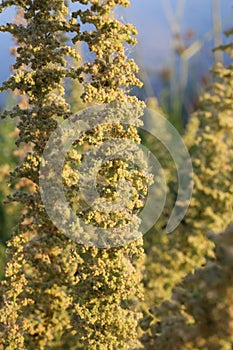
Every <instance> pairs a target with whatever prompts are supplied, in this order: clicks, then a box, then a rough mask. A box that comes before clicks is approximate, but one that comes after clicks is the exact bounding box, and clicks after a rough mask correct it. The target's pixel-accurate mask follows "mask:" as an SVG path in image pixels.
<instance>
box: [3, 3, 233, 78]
mask: <svg viewBox="0 0 233 350" xmlns="http://www.w3.org/2000/svg"><path fill="white" fill-rule="evenodd" d="M214 1H217V2H218V0H132V1H131V3H132V5H131V7H130V8H128V9H118V16H119V18H122V19H123V20H124V21H125V22H131V23H133V24H134V25H135V26H136V27H137V29H138V33H139V34H138V45H137V47H136V48H134V49H133V52H132V54H133V55H134V56H135V58H136V60H137V61H138V63H139V65H142V66H143V67H146V68H148V69H150V70H151V71H154V72H156V71H159V70H160V69H162V68H163V67H165V66H166V65H167V64H168V62H169V59H170V56H171V47H172V37H171V28H172V25H173V26H174V25H177V26H178V28H179V29H180V30H181V32H182V33H183V34H184V33H185V31H186V30H188V29H192V30H193V31H194V33H195V38H194V40H197V39H199V40H201V41H202V42H203V44H204V45H203V49H202V50H201V53H202V57H205V60H203V69H206V68H207V69H208V67H207V66H208V65H211V64H212V62H211V59H212V57H213V55H212V53H211V50H210V47H212V46H213V42H212V41H211V37H210V36H209V37H208V34H206V33H208V32H211V31H212V25H213V21H212V18H213V13H212V3H213V2H214ZM219 3H220V6H221V18H222V22H223V27H224V28H225V29H226V28H228V27H229V26H230V25H231V24H232V20H233V9H232V5H233V3H232V2H231V0H219ZM169 14H170V15H169ZM13 17H14V11H13V10H12V9H8V10H7V11H5V12H4V13H3V14H1V15H0V23H1V24H2V23H5V22H7V21H10V20H11V19H12V18H13ZM175 22H176V24H175ZM0 45H1V56H0V83H1V82H2V81H4V80H6V79H7V78H8V77H9V75H10V65H11V64H12V63H13V61H14V59H13V58H12V57H11V56H10V54H9V47H10V46H12V45H13V41H12V40H11V37H10V35H8V34H6V33H0Z"/></svg>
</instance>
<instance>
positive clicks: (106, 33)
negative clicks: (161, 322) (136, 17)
mask: <svg viewBox="0 0 233 350" xmlns="http://www.w3.org/2000/svg"><path fill="white" fill-rule="evenodd" d="M77 2H78V3H80V4H83V5H90V7H89V8H88V9H86V10H79V11H77V12H75V13H73V16H72V18H71V19H67V8H66V6H65V4H64V2H63V1H61V0H56V1H50V2H46V3H45V2H41V1H34V2H33V3H32V2H30V1H27V0H23V1H22V0H20V1H14V2H13V1H10V0H9V1H4V3H3V4H2V5H1V10H3V9H5V8H6V7H7V6H11V5H16V6H19V7H20V8H22V9H23V10H24V19H25V23H24V24H17V23H14V24H6V25H5V26H2V27H1V30H2V31H5V32H10V33H11V34H12V35H14V37H15V38H16V40H17V43H18V45H19V47H18V49H17V57H16V63H15V64H14V71H15V74H14V75H12V76H11V77H10V78H9V80H8V81H7V82H5V83H4V84H3V88H2V90H4V89H11V90H13V91H14V90H16V89H17V91H19V93H20V95H23V96H27V97H28V105H27V106H26V108H23V109H22V108H20V106H19V105H16V106H15V107H14V108H13V109H12V110H11V111H5V112H4V113H3V116H4V117H8V116H9V117H11V118H15V117H18V116H19V117H20V121H19V124H18V128H19V138H18V140H17V145H20V144H23V145H24V144H32V145H33V148H32V150H31V151H29V152H28V153H27V154H26V156H25V158H24V159H23V161H22V163H21V164H20V165H19V166H18V167H17V168H16V169H15V171H14V172H13V173H12V174H11V181H17V179H22V178H26V179H28V180H30V181H31V182H32V183H33V184H34V191H33V192H30V191H28V190H27V189H26V190H25V189H24V190H22V189H21V190H20V191H17V192H15V193H14V195H12V196H10V197H9V201H18V202H20V203H22V204H23V206H24V209H25V211H24V213H23V215H22V217H21V220H20V222H19V224H18V226H17V227H16V230H15V232H14V236H13V238H12V240H11V241H10V242H9V243H8V257H9V260H8V264H7V268H6V281H4V282H3V283H2V285H1V299H2V300H1V316H0V321H1V323H0V324H1V329H0V330H1V334H0V335H1V344H2V347H3V348H4V349H8V350H10V349H11V350H13V349H17V350H25V349H41V350H43V349H62V348H69V349H93V350H94V349H119V348H120V349H134V348H138V347H139V346H140V345H139V343H138V341H137V322H138V319H139V317H140V314H139V312H138V310H137V307H136V306H137V305H136V304H137V298H141V297H142V292H141V286H140V279H141V275H140V272H139V273H138V272H137V266H138V264H139V263H140V261H141V259H142V257H143V249H142V240H141V239H138V240H137V241H136V242H133V243H130V244H128V245H127V246H125V247H118V248H106V249H98V248H93V247H86V246H82V245H81V244H78V243H75V242H74V241H72V240H70V239H69V238H67V237H66V236H65V235H64V234H62V232H59V230H58V229H57V228H56V227H55V226H54V224H53V223H52V222H51V220H50V219H49V217H48V215H47V213H46V211H45V208H44V206H43V203H42V200H41V196H40V189H39V179H38V175H39V165H40V161H41V156H42V152H43V150H44V147H45V144H46V142H47V140H48V138H49V136H50V134H51V133H52V132H53V131H54V130H55V129H56V127H57V125H58V121H59V120H60V119H65V118H67V117H69V116H70V115H71V112H70V108H69V105H68V104H67V103H66V101H65V99H64V89H63V87H62V79H63V78H75V79H78V80H79V82H82V78H81V76H80V74H81V73H83V74H84V75H87V76H88V78H89V79H88V81H87V82H86V83H84V95H83V100H84V102H88V103H96V102H98V103H102V104H103V103H111V102H112V103H117V101H118V102H120V103H122V102H131V103H133V104H134V106H135V110H136V111H137V112H140V111H141V108H142V103H140V102H139V101H138V100H137V99H136V98H135V97H129V96H127V95H126V92H127V91H128V89H129V87H130V86H131V85H133V84H137V85H140V82H139V81H138V79H137V78H136V77H135V73H136V72H137V66H136V65H135V63H134V62H133V60H127V57H126V55H125V53H124V42H127V43H128V44H134V43H135V39H133V38H132V37H131V34H136V30H135V29H134V27H133V26H131V25H126V24H122V23H120V22H119V21H117V20H115V19H113V18H112V16H111V10H112V8H113V7H114V6H115V5H122V6H129V4H130V2H129V1H127V0H123V1H122V0H116V1H111V2H109V1H102V2H101V4H99V2H98V1H96V0H92V1H86V0H82V1H77ZM76 17H79V18H80V20H81V22H83V23H87V22H88V23H92V24H93V25H94V26H95V28H96V29H95V30H91V31H89V32H88V31H84V32H80V25H79V24H77V23H76V20H75V18H76ZM66 32H75V35H76V36H75V38H74V42H76V41H85V42H87V44H88V46H89V49H90V51H91V52H93V53H94V54H95V59H94V61H93V62H91V63H84V64H83V66H82V67H78V68H77V67H71V66H69V65H67V61H66V57H67V56H71V57H73V58H74V59H77V60H78V59H79V56H78V55H77V54H76V53H75V49H73V48H71V47H69V46H66V45H65V43H63V42H61V40H60V39H59V38H60V33H66ZM113 101H114V102H113ZM139 114H140V113H139ZM116 126H117V128H116ZM97 129H98V130H97ZM97 129H96V130H93V132H92V134H91V135H89V134H88V133H87V135H84V137H83V139H82V140H81V141H80V145H81V146H82V145H83V144H84V143H87V144H89V146H90V145H92V146H93V145H94V146H96V145H97V146H98V144H100V143H101V142H103V141H105V140H106V139H108V138H111V137H112V134H113V132H114V133H115V132H116V130H117V129H119V131H118V133H117V136H118V137H119V138H120V137H122V133H123V134H124V135H126V136H127V137H128V138H130V139H133V140H136V142H139V137H138V135H137V131H136V128H134V127H128V128H126V130H123V129H122V128H121V125H120V124H119V123H118V124H117V123H116V124H115V125H110V126H106V125H105V126H103V129H102V135H104V136H102V138H100V136H99V131H100V129H101V127H100V128H97ZM100 135H101V134H100ZM106 135H107V136H106ZM114 135H115V134H114ZM93 140H94V141H93ZM82 142H83V144H82ZM125 162H126V160H125V161H123V160H117V161H116V162H115V163H114V164H113V165H112V164H110V163H109V164H107V165H106V167H105V169H103V171H102V172H103V173H102V176H105V177H106V181H107V182H110V181H112V183H113V185H114V181H115V182H117V177H118V174H119V175H120V176H121V177H122V178H123V177H124V173H125V174H126V175H125V176H126V177H127V179H129V180H130V181H131V182H132V184H133V186H134V188H135V189H134V192H135V199H134V201H133V202H132V203H131V206H129V208H128V213H127V215H128V218H130V215H132V214H131V213H133V212H134V211H135V207H136V208H137V209H139V208H140V205H141V201H139V195H138V194H137V192H138V191H139V189H140V188H141V187H142V184H141V182H143V183H144V185H143V186H145V183H146V179H145V177H144V176H142V175H140V174H139V175H138V180H139V181H137V173H138V171H137V172H132V173H130V171H127V170H126V171H125V172H122V170H123V169H124V168H126V169H127V164H126V163H125ZM71 163H72V162H71V159H70V158H69V156H68V157H67V165H69V164H71ZM66 169H67V168H66ZM112 172H113V174H114V172H115V173H116V177H115V178H114V179H112V175H111V174H112ZM69 177H72V169H70V171H68V172H66V171H64V173H63V178H64V183H65V184H66V191H67V198H68V199H69V200H70V199H71V198H70V197H69V193H70V192H69V190H70V189H71V190H74V188H73V187H72V186H71V188H69V185H68V184H69V183H70V182H69V181H68V180H69ZM111 191H112V192H111ZM71 192H72V191H71ZM73 193H74V192H73ZM114 193H115V187H114V186H112V189H111V190H110V200H111V198H113V197H114ZM71 197H72V196H71ZM96 214H98V215H102V213H100V212H99V213H96V212H95V211H91V210H90V211H89V212H88V213H87V215H86V216H84V219H85V220H86V221H88V220H93V221H95V220H96V218H97V216H98V215H96ZM79 215H82V213H79ZM104 219H105V218H104ZM110 219H111V220H110ZM114 220H117V217H116V216H115V218H114V217H111V218H108V219H107V220H106V222H107V225H108V224H110V221H111V222H112V221H114ZM123 230H124V227H122V231H123ZM135 305H136V306H135Z"/></svg>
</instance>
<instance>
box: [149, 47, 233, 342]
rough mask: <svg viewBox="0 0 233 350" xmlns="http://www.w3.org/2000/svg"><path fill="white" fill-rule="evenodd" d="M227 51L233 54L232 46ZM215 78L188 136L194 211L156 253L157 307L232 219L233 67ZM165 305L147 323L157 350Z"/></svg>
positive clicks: (219, 68) (220, 69) (209, 253)
mask: <svg viewBox="0 0 233 350" xmlns="http://www.w3.org/2000/svg"><path fill="white" fill-rule="evenodd" d="M226 50H227V52H229V53H230V54H232V52H231V51H230V48H229V46H227V47H226ZM213 75H214V78H215V80H214V82H213V84H212V85H211V86H210V88H209V90H207V91H206V92H205V93H204V95H203V96H202V98H201V101H200V102H201V107H200V110H198V111H197V112H196V113H195V114H194V115H193V116H192V118H191V121H190V124H189V126H188V129H187V134H186V136H185V138H186V143H187V146H188V147H189V150H190V153H191V156H192V161H193V167H194V192H193V197H192V200H191V203H190V207H189V210H188V212H187V215H186V218H185V220H184V221H183V223H182V224H181V225H180V226H179V228H178V229H177V230H176V231H175V232H174V233H173V234H172V235H171V236H170V237H165V238H164V239H163V241H162V243H161V242H160V244H159V245H158V246H157V247H155V248H154V249H153V252H154V253H156V255H154V256H155V259H154V261H155V263H154V266H155V267H156V268H155V270H154V275H156V274H157V276H159V277H160V279H159V283H158V285H157V290H159V293H158V294H159V295H158V294H157V295H156V296H159V297H160V298H158V299H157V300H156V301H155V302H154V305H155V306H159V305H160V304H161V302H162V301H164V300H168V299H169V297H170V295H171V291H172V288H174V286H175V285H176V284H177V283H178V282H179V281H181V279H182V278H183V277H184V276H185V275H187V274H189V273H191V272H193V271H194V269H196V268H198V267H200V266H202V265H203V264H205V262H206V259H207V260H209V259H212V258H213V243H212V242H211V241H210V240H209V239H208V238H207V237H206V234H207V233H208V232H209V231H214V232H219V231H221V230H223V229H224V227H225V226H226V225H228V224H229V223H230V222H231V220H232V203H233V187H232V180H231V179H232V177H233V168H232V164H233V143H232V142H233V141H232V140H233V137H232V135H233V124H232V64H231V65H230V66H229V67H227V68H225V67H224V66H223V64H222V63H218V64H216V66H215V67H214V69H213ZM226 155H227V157H226ZM164 243H165V244H164ZM164 276H165V277H164ZM164 305H166V304H164ZM164 305H163V306H161V308H158V309H157V308H156V309H155V308H154V310H156V311H155V313H154V316H153V317H152V316H151V315H150V316H149V317H148V318H147V319H146V320H145V328H146V329H149V331H148V334H147V335H145V337H144V341H145V344H146V345H145V346H146V348H148V349H150V348H154V347H155V343H154V337H155V338H156V337H157V336H158V337H159V334H158V333H156V335H155V333H154V330H155V329H156V332H158V328H156V327H154V326H152V324H153V323H156V322H158V324H159V322H163V318H164V317H166V307H165V306H164ZM152 319H153V321H152ZM174 322H175V319H174ZM167 336H168V335H167ZM161 348H164V347H163V346H162V347H161Z"/></svg>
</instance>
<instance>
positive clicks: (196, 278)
mask: <svg viewBox="0 0 233 350" xmlns="http://www.w3.org/2000/svg"><path fill="white" fill-rule="evenodd" d="M209 236H210V238H211V240H213V241H214V243H215V259H214V261H212V262H208V263H207V265H206V266H205V267H203V268H200V269H198V270H196V271H195V273H194V274H190V275H188V276H187V277H185V279H184V280H183V282H182V283H181V284H179V285H178V286H177V287H176V288H175V289H174V291H173V296H172V300H171V301H169V302H166V303H164V305H162V307H161V308H160V309H159V312H162V315H163V318H162V323H161V324H155V325H154V326H153V334H154V343H153V344H152V347H151V349H155V348H156V349H171V348H172V349H175V350H179V349H182V350H191V349H192V350H206V349H213V350H218V349H221V350H228V349H229V350H230V349H231V348H232V342H233V338H232V322H233V312H232V302H233V300H232V295H233V280H232V266H233V265H232V264H233V255H232V245H233V226H232V225H231V226H229V227H228V228H227V229H226V231H225V232H223V233H221V234H211V235H209ZM165 315H166V316H165ZM157 335H158V336H157ZM149 349H150V348H149Z"/></svg>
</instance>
